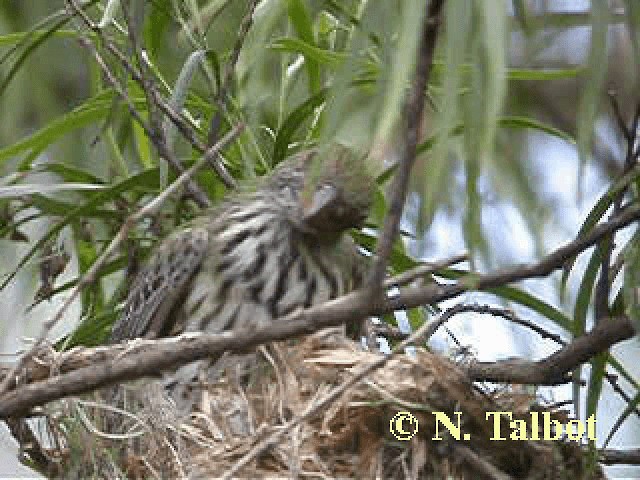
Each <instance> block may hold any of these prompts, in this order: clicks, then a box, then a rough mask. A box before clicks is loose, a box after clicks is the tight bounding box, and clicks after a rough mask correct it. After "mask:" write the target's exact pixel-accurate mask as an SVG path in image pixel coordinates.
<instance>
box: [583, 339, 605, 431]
mask: <svg viewBox="0 0 640 480" xmlns="http://www.w3.org/2000/svg"><path fill="white" fill-rule="evenodd" d="M607 356H608V354H607V352H601V353H599V354H598V355H596V356H595V357H593V358H592V359H591V374H590V375H589V383H588V385H587V412H586V417H587V418H589V417H591V416H592V415H593V416H594V417H595V415H596V413H597V410H598V403H599V402H600V397H601V395H602V383H603V382H604V375H605V373H606V367H607Z"/></svg>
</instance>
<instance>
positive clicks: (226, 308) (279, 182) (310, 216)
mask: <svg viewBox="0 0 640 480" xmlns="http://www.w3.org/2000/svg"><path fill="white" fill-rule="evenodd" d="M373 185H374V183H373V180H372V178H371V176H369V175H368V174H367V170H366V165H365V162H364V159H363V158H362V157H358V156H357V155H355V154H353V153H352V152H351V151H350V150H348V149H346V148H344V147H341V146H337V145H334V146H331V147H328V148H325V149H323V150H310V151H306V152H303V153H301V154H298V155H296V156H294V157H292V158H291V159H288V160H286V161H285V162H283V163H282V164H281V165H279V166H278V167H277V168H276V169H274V171H273V173H272V174H271V175H269V176H268V177H267V178H265V179H264V180H263V181H262V183H261V184H260V185H259V186H258V188H257V189H254V190H252V191H244V192H239V193H235V194H232V195H231V196H230V197H229V198H228V199H227V200H226V201H224V202H223V203H222V204H221V205H220V206H218V207H216V208H213V209H212V210H211V211H209V212H208V213H206V214H205V215H203V216H201V217H200V218H198V219H196V220H195V221H193V222H192V223H191V224H189V225H188V226H187V227H185V228H183V229H182V230H180V231H178V232H176V233H174V234H172V235H171V236H169V237H168V238H167V239H166V240H165V241H163V242H162V243H161V244H160V245H159V247H158V248H157V249H156V250H155V252H154V253H153V254H152V256H151V258H150V260H149V261H148V263H147V265H146V266H145V267H144V268H143V269H142V270H141V271H140V272H139V274H138V275H137V277H136V279H135V280H134V282H133V286H132V288H131V290H130V292H129V295H128V298H127V300H126V304H125V308H124V310H123V313H122V315H121V317H120V318H119V319H118V321H117V322H116V323H115V325H114V327H113V330H112V334H111V342H119V341H122V340H125V339H132V338H137V337H144V338H155V337H159V336H165V335H171V334H177V333H182V332H183V331H190V332H194V331H205V332H209V333H218V332H221V331H225V330H231V329H236V328H242V327H251V326H257V325H266V324H269V322H273V321H274V320H275V319H277V318H278V317H282V316H284V315H286V314H288V313H290V312H292V311H294V310H295V309H297V308H301V307H309V306H311V305H315V304H318V303H322V302H324V301H326V300H329V299H333V298H336V297H338V296H340V295H342V294H344V293H347V292H349V291H351V290H353V289H354V288H357V287H358V286H359V284H360V282H361V279H362V266H361V265H362V257H361V256H360V255H359V253H358V251H357V248H356V246H355V244H354V242H353V240H352V238H351V237H350V236H349V235H348V234H347V233H346V232H347V231H348V230H349V229H350V228H353V227H358V226H361V225H362V224H363V222H364V220H365V218H366V217H367V214H368V211H369V207H370V202H371V196H372V191H373Z"/></svg>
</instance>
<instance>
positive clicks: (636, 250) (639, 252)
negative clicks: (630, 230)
mask: <svg viewBox="0 0 640 480" xmlns="http://www.w3.org/2000/svg"><path fill="white" fill-rule="evenodd" d="M624 259H625V270H624V285H623V287H622V293H623V297H624V304H625V313H626V314H627V316H628V317H629V320H631V323H632V324H633V326H634V327H635V329H636V335H640V230H637V231H636V233H635V234H634V235H633V238H632V239H631V240H630V241H629V243H628V244H627V245H626V247H625V249H624Z"/></svg>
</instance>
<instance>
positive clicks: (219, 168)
mask: <svg viewBox="0 0 640 480" xmlns="http://www.w3.org/2000/svg"><path fill="white" fill-rule="evenodd" d="M67 2H69V3H70V5H71V6H72V7H73V9H74V10H75V11H76V13H77V15H78V16H79V17H80V18H81V19H82V20H83V22H84V23H85V25H86V26H87V28H88V29H89V30H91V31H92V32H93V33H95V34H96V35H97V36H98V38H100V41H101V42H102V44H103V45H104V47H105V48H106V49H107V51H109V53H111V54H112V55H113V56H114V57H115V58H116V59H117V60H118V61H119V62H120V64H121V65H122V66H123V67H124V69H125V70H126V71H127V73H129V75H131V78H132V79H133V80H134V81H135V82H137V83H138V84H139V85H140V86H141V87H142V86H143V79H142V77H141V75H140V72H139V71H138V69H136V68H135V67H134V66H133V65H132V64H131V62H130V61H129V59H128V57H127V56H126V55H125V54H123V53H122V52H121V51H120V50H119V49H118V48H117V47H116V46H115V45H114V44H113V42H111V41H110V40H109V39H108V38H106V36H105V35H104V32H103V31H102V30H101V29H100V28H99V27H98V26H97V25H96V24H95V23H94V22H93V21H92V20H91V19H90V18H89V17H88V16H87V15H86V14H85V13H84V12H82V11H78V10H79V9H78V7H77V4H76V0H67ZM149 93H150V94H151V95H152V96H153V97H154V102H155V103H156V104H157V105H158V108H160V110H162V113H164V114H165V115H166V116H167V117H168V118H169V119H170V120H171V121H172V122H173V124H174V125H175V126H176V128H177V129H178V131H179V132H180V133H181V134H182V135H183V136H184V137H185V138H186V139H187V141H189V143H191V146H192V147H193V148H194V149H195V150H196V151H197V152H199V153H204V152H206V151H207V146H206V145H205V144H204V143H203V142H201V141H200V139H199V138H198V135H197V133H196V132H195V131H194V130H193V129H192V128H191V126H190V125H189V123H188V122H187V121H186V120H185V119H184V118H183V116H182V115H181V114H180V113H179V112H176V111H175V110H174V109H173V108H171V106H170V105H169V104H168V103H167V102H166V101H165V100H164V99H163V98H162V96H161V95H160V93H158V91H157V90H156V88H155V86H153V85H150V86H149ZM161 155H162V152H161ZM167 161H169V162H170V163H171V165H172V166H173V167H174V168H178V167H176V165H174V164H173V163H172V162H171V161H170V160H169V159H167ZM211 162H212V163H213V166H214V170H215V172H216V173H217V174H218V176H219V177H220V179H221V180H222V182H223V183H224V184H225V186H226V187H227V188H231V189H233V188H235V187H236V182H235V180H234V179H233V177H232V176H231V175H229V172H227V170H226V168H225V167H224V165H222V163H221V162H220V159H219V158H214V159H212V160H211ZM177 165H180V163H179V162H178V163H177ZM178 171H182V170H181V169H180V168H179V169H178Z"/></svg>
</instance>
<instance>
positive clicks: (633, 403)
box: [602, 390, 640, 448]
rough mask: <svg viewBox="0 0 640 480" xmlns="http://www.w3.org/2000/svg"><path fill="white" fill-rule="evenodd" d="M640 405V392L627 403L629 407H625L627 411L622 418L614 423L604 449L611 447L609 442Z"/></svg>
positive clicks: (621, 415) (622, 414) (624, 411)
mask: <svg viewBox="0 0 640 480" xmlns="http://www.w3.org/2000/svg"><path fill="white" fill-rule="evenodd" d="M638 405H640V390H638V391H637V392H636V394H635V396H634V397H633V398H632V399H631V400H630V401H629V403H627V406H626V407H625V409H624V410H623V411H622V413H621V414H620V416H619V417H618V418H617V419H616V421H615V422H614V423H613V426H612V427H611V430H609V433H608V434H607V438H605V440H604V444H603V445H602V448H607V447H608V446H609V442H611V439H612V438H613V436H614V435H615V434H616V432H617V431H618V430H620V427H621V426H622V424H623V423H624V421H625V420H626V419H627V418H628V417H629V415H631V414H632V413H633V412H634V411H635V409H636V408H638Z"/></svg>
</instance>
